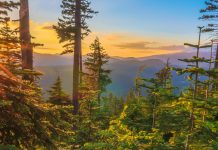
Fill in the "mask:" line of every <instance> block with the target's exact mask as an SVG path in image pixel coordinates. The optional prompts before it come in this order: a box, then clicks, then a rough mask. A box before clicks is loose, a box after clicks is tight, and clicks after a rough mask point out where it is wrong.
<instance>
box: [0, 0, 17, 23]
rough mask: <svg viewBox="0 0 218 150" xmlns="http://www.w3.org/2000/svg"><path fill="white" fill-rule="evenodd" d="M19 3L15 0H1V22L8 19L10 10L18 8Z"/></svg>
mask: <svg viewBox="0 0 218 150" xmlns="http://www.w3.org/2000/svg"><path fill="white" fill-rule="evenodd" d="M18 6H19V3H18V2H13V1H0V23H1V22H4V21H5V19H7V18H8V17H7V15H8V12H9V11H12V10H13V9H14V8H18Z"/></svg>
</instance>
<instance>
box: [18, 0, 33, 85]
mask: <svg viewBox="0 0 218 150" xmlns="http://www.w3.org/2000/svg"><path fill="white" fill-rule="evenodd" d="M20 40H21V52H22V68H23V70H29V71H31V70H33V45H32V44H31V35H30V20H29V1H28V0H20ZM23 79H25V80H29V81H33V76H32V75H30V74H24V75H23Z"/></svg>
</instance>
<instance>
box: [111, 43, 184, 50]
mask: <svg viewBox="0 0 218 150" xmlns="http://www.w3.org/2000/svg"><path fill="white" fill-rule="evenodd" d="M158 45H159V43H157V42H148V41H139V42H128V43H122V44H116V45H114V46H115V47H117V48H120V49H132V50H184V49H185V46H183V45H160V46H158Z"/></svg>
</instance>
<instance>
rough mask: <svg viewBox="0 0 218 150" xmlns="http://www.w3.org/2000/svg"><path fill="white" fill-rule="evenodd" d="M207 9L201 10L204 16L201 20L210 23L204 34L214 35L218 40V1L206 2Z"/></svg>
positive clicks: (208, 0)
mask: <svg viewBox="0 0 218 150" xmlns="http://www.w3.org/2000/svg"><path fill="white" fill-rule="evenodd" d="M205 5H206V7H205V8H204V9H201V10H200V12H201V13H202V14H203V15H202V16H201V17H200V19H201V20H205V21H207V22H208V26H207V28H205V29H204V30H203V31H204V32H209V33H212V38H213V39H217V38H218V36H217V33H218V23H217V19H218V15H217V11H218V1H217V0H206V1H205ZM215 60H216V62H215V68H218V44H217V48H216V55H215Z"/></svg>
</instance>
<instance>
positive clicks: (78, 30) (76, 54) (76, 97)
mask: <svg viewBox="0 0 218 150" xmlns="http://www.w3.org/2000/svg"><path fill="white" fill-rule="evenodd" d="M75 26H76V32H75V47H74V65H73V106H74V110H73V114H74V115H78V114H79V76H80V73H79V71H80V53H81V0H76V12H75Z"/></svg>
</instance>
